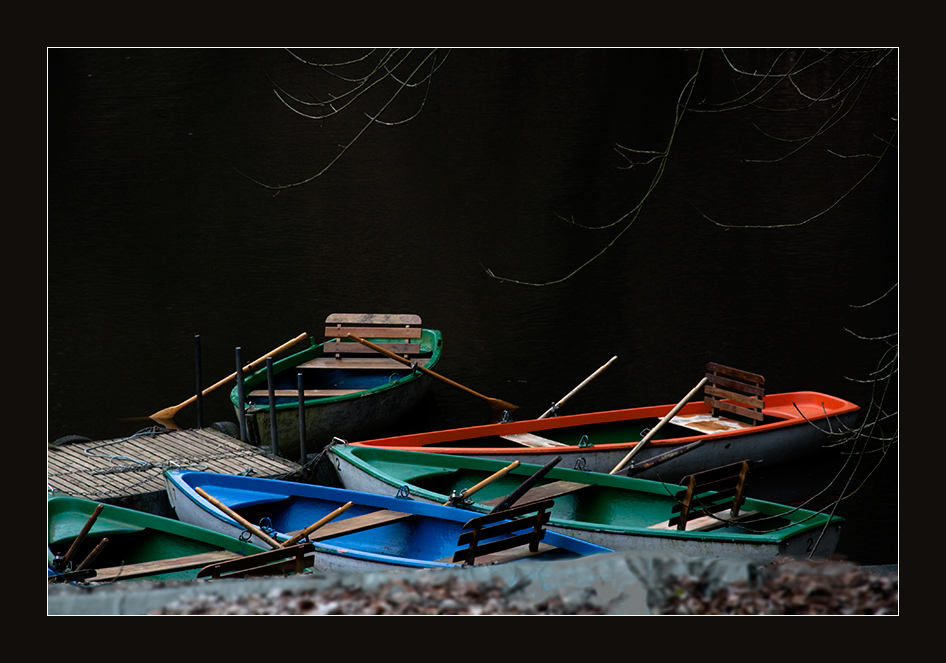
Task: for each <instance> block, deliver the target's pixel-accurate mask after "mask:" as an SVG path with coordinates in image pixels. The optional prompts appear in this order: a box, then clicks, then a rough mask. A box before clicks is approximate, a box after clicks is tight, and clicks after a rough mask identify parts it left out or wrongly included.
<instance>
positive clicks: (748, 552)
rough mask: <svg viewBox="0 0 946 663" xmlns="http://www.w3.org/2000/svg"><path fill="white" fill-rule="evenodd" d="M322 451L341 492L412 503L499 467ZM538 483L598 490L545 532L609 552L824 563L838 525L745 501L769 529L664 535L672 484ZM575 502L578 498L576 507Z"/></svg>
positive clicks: (606, 478)
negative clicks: (405, 497) (402, 494)
mask: <svg viewBox="0 0 946 663" xmlns="http://www.w3.org/2000/svg"><path fill="white" fill-rule="evenodd" d="M326 453H327V455H328V457H329V459H330V461H331V462H332V464H333V466H334V467H335V470H336V473H337V474H338V478H339V481H340V482H341V484H342V485H343V486H345V488H348V489H351V490H358V491H367V492H373V493H377V494H381V495H394V494H397V493H398V491H404V490H407V491H408V492H409V494H410V497H411V498H412V499H415V500H419V501H425V502H430V503H439V504H442V503H444V502H445V501H446V500H447V499H448V498H449V496H450V493H451V492H453V491H454V490H455V491H457V492H459V491H461V490H464V489H466V488H469V487H470V486H472V485H475V484H477V483H478V482H479V481H481V480H482V479H483V478H485V477H487V476H489V475H490V474H492V473H494V472H496V471H498V470H500V469H502V468H503V467H504V466H505V465H506V464H505V462H503V461H495V460H491V459H475V458H466V457H462V456H448V455H444V454H438V455H436V456H433V455H431V454H421V453H416V452H405V451H397V450H385V449H371V448H367V447H358V446H357V445H331V446H330V447H328V448H327V451H326ZM538 469H539V466H537V465H521V466H519V467H518V468H516V469H514V470H512V471H511V472H509V473H508V474H507V475H506V476H505V477H503V478H502V479H500V480H497V481H496V482H495V483H494V484H491V485H490V486H488V487H486V488H484V489H482V490H481V491H480V492H479V493H477V494H476V496H474V497H471V498H470V499H469V500H466V501H464V502H463V504H462V506H463V507H464V508H467V509H470V510H473V511H477V512H481V513H483V512H486V511H488V510H489V509H490V508H491V504H490V503H488V502H489V500H490V499H491V498H492V499H493V501H494V502H495V498H496V496H497V495H499V496H501V495H505V494H508V493H510V492H512V490H514V489H515V487H516V486H517V485H519V484H520V483H522V482H523V481H524V480H525V479H526V478H527V477H528V476H530V475H532V474H533V473H535V472H536V471H537V470H538ZM454 477H455V478H454ZM545 478H546V480H547V481H549V482H551V481H573V482H578V483H587V484H591V485H592V486H593V488H592V490H597V491H598V494H596V495H594V497H592V496H588V497H587V498H582V497H581V491H579V492H576V493H573V494H571V495H568V496H563V497H559V498H557V499H556V506H555V507H554V508H553V510H552V516H551V519H550V521H549V524H548V527H549V529H550V530H552V531H555V532H558V533H561V534H565V535H567V536H571V537H575V538H579V539H583V540H585V541H588V542H590V543H594V544H597V545H600V546H604V547H607V548H611V549H612V550H617V551H629V550H647V551H668V550H669V551H674V552H678V553H681V554H683V555H686V556H688V557H694V558H695V557H714V558H715V557H720V558H721V557H738V558H744V559H748V560H750V561H752V562H753V563H757V564H768V563H771V562H772V561H774V560H776V559H779V558H785V557H791V558H797V559H826V558H828V557H830V556H831V555H832V554H833V553H834V551H835V549H836V547H837V543H838V540H839V537H840V531H841V525H842V523H843V519H841V518H838V517H831V518H829V517H828V516H825V515H823V514H816V513H814V512H810V511H804V510H798V509H794V508H792V507H788V506H783V505H779V504H774V503H771V502H764V501H760V500H747V502H746V504H745V506H744V510H747V511H748V510H758V511H760V512H764V513H766V514H769V515H771V516H772V518H773V520H772V521H771V522H770V524H769V525H768V527H769V528H771V529H770V531H767V532H764V533H756V532H754V531H752V529H753V528H758V529H764V527H763V526H761V525H753V526H752V528H749V529H748V530H747V531H741V530H740V529H739V528H733V527H727V528H724V529H717V530H714V531H711V532H693V531H678V530H666V529H662V528H655V527H653V526H654V525H658V524H660V523H662V522H665V521H667V520H669V518H670V516H671V507H672V505H673V498H672V497H671V495H672V494H673V493H675V492H676V491H677V490H679V489H680V487H679V486H675V485H674V486H668V485H665V484H663V483H659V482H655V481H649V480H643V479H636V478H629V477H621V476H613V475H605V474H595V473H591V472H581V471H576V470H569V469H558V468H553V469H552V470H551V471H550V472H549V473H548V474H547V475H546V477H545ZM582 499H586V502H585V503H584V504H582V502H581V500H582ZM596 502H597V503H596ZM776 517H777V518H778V520H776V519H775V518H776ZM634 521H637V522H636V523H635V522H634ZM747 527H748V526H747Z"/></svg>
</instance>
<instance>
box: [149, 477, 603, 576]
mask: <svg viewBox="0 0 946 663" xmlns="http://www.w3.org/2000/svg"><path fill="white" fill-rule="evenodd" d="M164 475H165V479H166V482H167V490H168V497H169V499H170V501H171V504H172V505H173V507H174V509H175V511H176V512H177V515H178V517H179V518H180V519H181V520H183V521H185V522H189V523H192V524H195V525H198V526H200V527H205V528H207V529H212V530H215V531H218V532H221V533H225V534H227V535H229V536H233V537H240V536H247V537H248V538H249V540H251V541H254V542H256V543H259V544H261V545H265V544H267V543H268V544H269V545H270V546H272V545H273V544H276V545H278V546H282V545H287V544H291V543H293V542H295V541H297V540H305V539H308V540H309V541H311V542H312V544H313V552H312V555H313V556H314V560H313V562H312V567H313V568H314V569H315V570H316V571H319V572H355V571H399V570H406V569H419V568H451V567H459V566H463V565H476V566H479V565H486V564H494V563H512V562H516V561H520V560H526V559H528V560H545V561H548V560H555V559H571V558H577V557H583V556H586V555H593V554H598V553H606V552H611V550H610V549H608V548H607V547H603V546H599V545H596V544H593V543H589V542H587V541H582V540H579V539H574V538H572V537H568V536H565V535H562V534H558V533H556V532H552V531H548V530H547V529H545V526H544V522H545V519H547V518H548V508H549V506H550V505H545V506H541V505H540V506H541V508H539V507H537V508H532V507H529V508H528V509H526V510H525V511H521V512H519V513H513V512H509V511H504V512H503V513H502V514H495V515H493V516H491V517H490V519H489V520H488V521H486V522H484V521H482V517H481V516H480V515H479V514H474V513H470V512H469V511H466V510H463V509H457V508H454V507H449V506H442V505H437V504H428V503H425V502H421V501H415V500H406V499H399V498H397V497H387V496H382V495H376V494H373V493H361V492H356V491H349V490H344V489H340V488H333V487H327V486H316V485H310V484H302V483H294V482H289V481H278V480H274V479H259V478H254V477H245V476H234V475H226V474H216V473H212V472H193V471H182V470H167V471H166V472H165V473H164ZM510 514H511V515H517V516H522V519H521V520H519V519H516V520H514V521H512V520H509V519H508V518H509V517H511V515H510ZM313 525H319V526H318V527H317V529H314V530H312V526H313ZM490 528H499V529H500V530H501V532H500V533H501V534H502V536H498V535H496V531H495V530H493V529H490ZM473 532H477V534H476V535H475V536H473V534H472V533H473ZM260 535H262V537H261V536H260ZM267 538H268V539H270V541H267V540H266V539H267Z"/></svg>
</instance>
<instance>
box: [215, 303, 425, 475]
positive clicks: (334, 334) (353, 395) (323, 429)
mask: <svg viewBox="0 0 946 663" xmlns="http://www.w3.org/2000/svg"><path fill="white" fill-rule="evenodd" d="M348 334H353V335H356V336H359V337H363V338H365V339H370V340H371V341H372V342H373V343H375V344H377V345H378V346H380V347H383V348H384V349H386V350H389V351H392V352H394V353H396V354H397V355H398V356H401V357H403V358H404V359H405V360H406V361H407V362H408V363H403V362H399V361H397V360H394V359H391V358H389V357H385V356H383V355H382V354H380V353H378V352H376V351H374V350H372V349H371V348H368V347H366V346H365V345H363V344H361V343H358V342H356V341H354V340H352V339H351V338H349V337H348ZM325 338H326V339H328V340H326V341H325V342H324V343H317V342H316V339H315V337H310V342H311V345H310V347H308V348H306V349H305V350H303V351H301V352H298V353H295V354H293V355H290V356H289V357H286V358H284V359H282V360H279V361H276V362H274V363H273V367H272V374H273V381H272V382H273V385H272V386H273V389H272V393H273V404H274V406H275V408H274V409H275V413H276V415H275V419H276V439H277V443H276V445H277V447H278V451H279V455H281V456H282V457H284V458H290V459H293V460H295V459H300V460H301V440H302V434H301V433H300V430H302V427H301V426H300V419H301V418H302V416H304V418H305V422H304V425H305V427H304V430H305V446H306V455H308V454H310V453H313V452H317V451H318V450H319V449H321V448H322V447H324V446H325V445H326V444H327V443H328V442H329V441H330V440H331V439H332V437H334V436H341V437H343V438H346V439H352V440H357V439H364V438H365V437H367V436H369V435H371V434H373V433H375V432H376V431H378V430H382V429H383V428H384V427H385V426H389V425H391V424H393V423H394V422H395V421H397V420H398V419H400V418H401V417H402V416H403V415H404V414H405V413H407V412H408V411H409V410H410V409H411V408H413V407H414V406H416V405H417V404H418V403H419V402H420V401H421V400H422V399H423V398H424V396H425V395H426V394H427V391H428V390H429V388H430V378H429V377H427V376H425V375H424V374H423V373H422V372H421V371H418V370H415V369H414V368H413V367H412V364H413V365H416V366H420V367H423V368H427V369H431V370H432V369H433V368H434V366H435V365H436V364H437V362H438V361H439V360H440V354H441V349H442V346H443V338H442V336H441V333H440V332H439V331H437V330H435V329H424V328H422V327H421V318H420V317H419V316H417V315H408V314H405V315H401V314H345V313H333V314H332V315H330V316H328V318H326V320H325ZM300 375H301V376H302V382H303V384H302V391H303V394H302V400H303V414H302V415H300V408H299V400H300V399H299V376H300ZM243 392H244V407H245V412H246V417H247V427H248V429H249V431H250V439H251V441H253V442H255V443H256V444H259V445H260V446H270V445H271V444H272V439H273V435H272V428H271V424H270V380H269V370H268V368H264V369H261V370H259V371H256V372H255V373H252V374H250V375H248V376H246V377H245V379H244V386H243ZM230 400H231V402H232V403H233V406H234V408H235V409H236V413H237V416H239V414H240V391H239V385H238V386H236V387H234V388H233V390H232V391H231V393H230Z"/></svg>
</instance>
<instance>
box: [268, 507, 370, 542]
mask: <svg viewBox="0 0 946 663" xmlns="http://www.w3.org/2000/svg"><path fill="white" fill-rule="evenodd" d="M353 504H354V502H348V503H347V504H343V505H341V506H340V507H338V508H337V509H335V510H334V511H332V513H330V514H328V515H327V516H325V517H324V518H322V519H321V520H319V521H318V522H316V523H312V524H311V525H309V526H308V527H306V528H305V529H304V530H302V531H301V532H299V533H298V534H296V535H295V536H294V537H292V538H291V539H289V540H288V541H286V542H285V543H283V544H282V547H283V548H288V547H289V546H291V545H293V544H295V543H296V542H298V541H301V540H302V539H303V538H305V537H307V536H309V535H310V534H312V532H314V531H315V530H317V529H318V528H320V527H321V526H322V525H324V524H325V523H327V522H329V521H330V520H334V519H335V518H337V517H338V516H340V515H342V514H343V513H345V512H346V511H348V510H349V509H350V508H351V507H352V505H353Z"/></svg>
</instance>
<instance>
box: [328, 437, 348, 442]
mask: <svg viewBox="0 0 946 663" xmlns="http://www.w3.org/2000/svg"><path fill="white" fill-rule="evenodd" d="M331 444H348V440H343V439H342V438H340V437H333V438H332V442H331Z"/></svg>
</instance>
